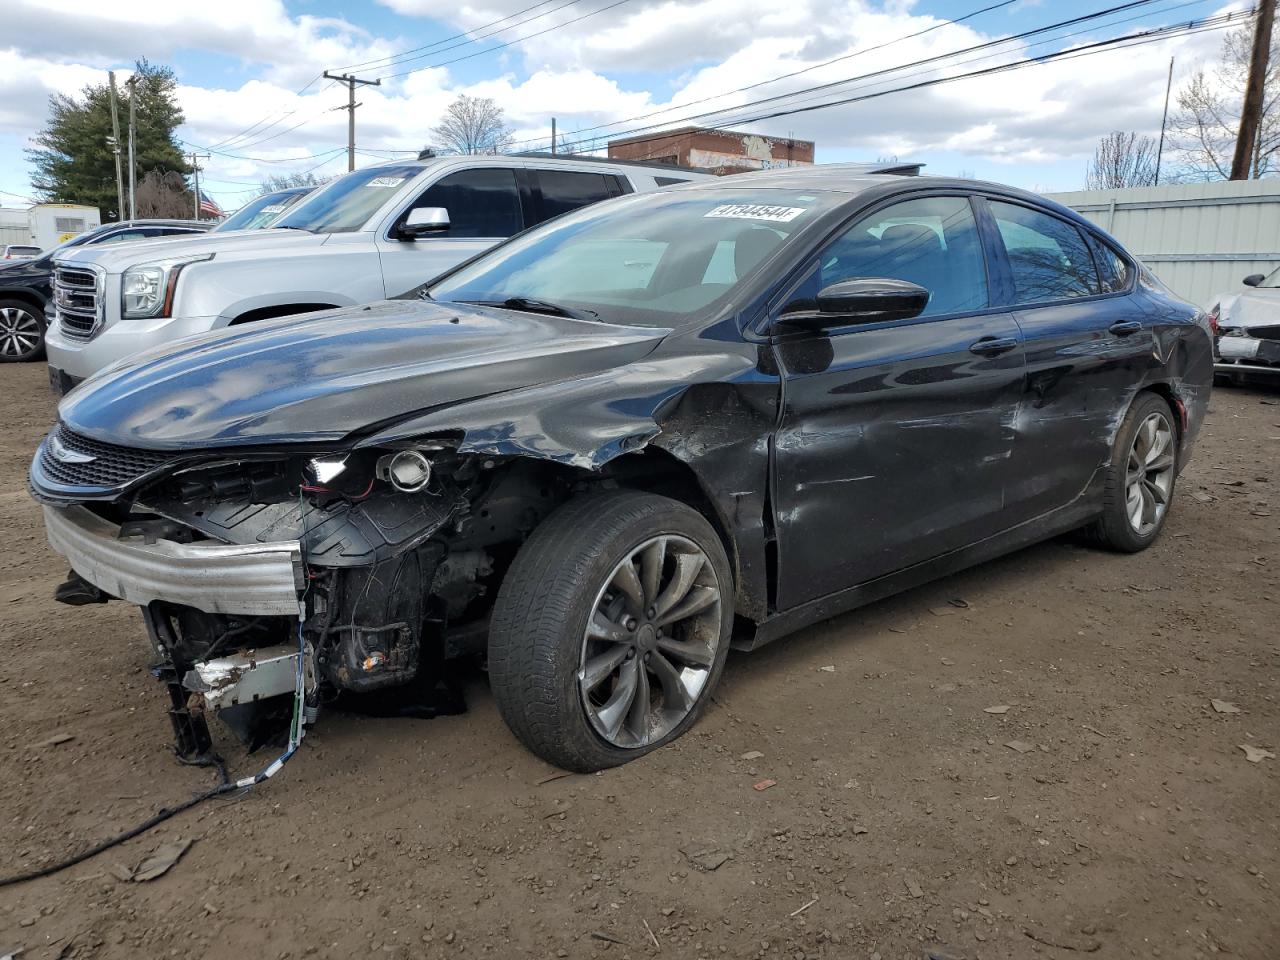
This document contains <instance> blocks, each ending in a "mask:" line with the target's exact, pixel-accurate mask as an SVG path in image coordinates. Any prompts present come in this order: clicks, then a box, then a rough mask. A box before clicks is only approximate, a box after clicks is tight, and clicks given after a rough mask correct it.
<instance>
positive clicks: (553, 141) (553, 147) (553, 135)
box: [551, 117, 556, 154]
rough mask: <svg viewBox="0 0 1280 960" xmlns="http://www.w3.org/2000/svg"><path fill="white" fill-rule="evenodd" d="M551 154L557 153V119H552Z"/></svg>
mask: <svg viewBox="0 0 1280 960" xmlns="http://www.w3.org/2000/svg"><path fill="white" fill-rule="evenodd" d="M551 152H552V154H554V153H555V152H556V118H555V117H552V118H551Z"/></svg>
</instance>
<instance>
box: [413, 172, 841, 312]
mask: <svg viewBox="0 0 1280 960" xmlns="http://www.w3.org/2000/svg"><path fill="white" fill-rule="evenodd" d="M846 199H847V197H846V196H844V195H842V194H831V193H822V192H818V191H814V192H808V193H806V192H801V191H796V190H773V189H757V190H737V191H730V190H724V189H701V190H699V189H691V188H687V187H686V188H681V189H678V190H674V191H671V192H669V193H650V194H640V195H633V196H630V197H626V198H624V199H621V200H613V201H606V202H604V203H602V204H599V205H595V206H590V207H585V208H583V209H582V210H579V211H577V212H575V213H571V214H568V215H566V216H563V217H560V218H559V219H556V220H553V221H552V222H550V223H548V224H547V225H545V226H543V227H540V228H538V229H536V230H532V231H530V232H528V233H526V234H523V235H521V236H519V237H517V238H516V239H514V240H512V241H511V242H510V243H507V244H504V245H503V246H501V247H499V248H497V249H496V250H494V251H493V252H492V253H490V254H488V255H487V256H484V257H482V258H481V259H479V260H477V261H476V262H475V263H473V264H471V265H470V266H468V267H464V268H462V269H461V270H459V271H458V272H456V273H454V274H453V275H451V276H449V277H447V278H445V279H444V280H442V281H440V282H439V283H437V284H434V285H432V286H430V287H428V288H427V295H428V296H430V297H431V298H432V299H435V300H443V301H454V302H468V303H489V304H502V303H504V302H506V301H508V300H513V299H521V300H538V301H542V302H543V303H544V304H555V305H556V306H559V307H562V308H566V309H567V310H571V311H576V312H580V313H586V314H598V315H599V316H600V317H601V318H603V319H606V320H609V321H612V322H617V323H626V324H642V325H648V326H663V327H666V326H675V325H679V324H682V323H685V322H688V320H689V319H690V318H692V317H694V316H696V315H699V314H704V313H706V312H707V311H709V310H711V309H713V308H715V307H717V306H719V305H720V304H721V303H722V302H723V301H724V300H725V299H726V298H727V297H728V296H729V294H730V293H731V292H732V291H733V290H734V289H735V288H736V287H738V286H739V285H740V284H741V282H742V281H743V280H744V279H745V278H746V277H747V276H748V275H749V274H750V273H751V272H752V271H753V270H754V269H755V268H756V267H757V266H759V265H760V264H761V263H763V262H764V260H765V259H766V258H768V257H769V256H770V255H772V254H773V253H774V252H776V250H777V248H779V247H780V246H782V245H783V244H785V243H787V242H788V241H789V240H790V239H791V238H792V237H794V236H795V235H797V234H799V233H802V232H804V230H805V228H807V227H808V226H809V225H810V224H812V223H813V222H814V221H815V220H816V219H818V217H819V216H820V215H821V214H823V213H825V212H826V211H828V210H831V209H833V208H834V207H836V206H838V205H839V204H841V203H842V202H844V200H846Z"/></svg>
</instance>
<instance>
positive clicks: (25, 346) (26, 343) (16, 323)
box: [0, 300, 45, 363]
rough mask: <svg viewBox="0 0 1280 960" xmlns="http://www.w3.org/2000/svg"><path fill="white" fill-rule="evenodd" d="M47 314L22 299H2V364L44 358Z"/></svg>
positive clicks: (0, 303) (0, 308) (0, 327)
mask: <svg viewBox="0 0 1280 960" xmlns="http://www.w3.org/2000/svg"><path fill="white" fill-rule="evenodd" d="M44 325H45V319H44V312H43V311H41V310H40V309H39V308H38V307H33V306H31V304H29V303H26V302H25V301H23V300H0V363H25V362H28V361H31V360H39V359H40V358H41V357H43V356H44Z"/></svg>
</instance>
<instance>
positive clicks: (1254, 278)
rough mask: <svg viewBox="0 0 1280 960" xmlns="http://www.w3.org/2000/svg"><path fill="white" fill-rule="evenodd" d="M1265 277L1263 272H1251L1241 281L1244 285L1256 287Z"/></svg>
mask: <svg viewBox="0 0 1280 960" xmlns="http://www.w3.org/2000/svg"><path fill="white" fill-rule="evenodd" d="M1265 279H1267V275H1266V274H1265V273H1251V274H1249V275H1248V276H1247V277H1245V278H1244V280H1243V281H1242V282H1243V283H1244V285H1245V286H1246V287H1256V286H1257V285H1258V284H1260V283H1261V282H1262V281H1263V280H1265Z"/></svg>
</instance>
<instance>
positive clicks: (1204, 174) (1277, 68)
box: [1169, 27, 1280, 181]
mask: <svg viewBox="0 0 1280 960" xmlns="http://www.w3.org/2000/svg"><path fill="white" fill-rule="evenodd" d="M1252 48H1253V28H1252V27H1242V28H1241V29H1239V30H1235V31H1232V32H1231V33H1228V34H1227V35H1226V36H1225V37H1223V39H1222V49H1221V51H1220V52H1219V56H1218V59H1217V61H1216V62H1215V63H1214V64H1212V65H1211V66H1210V67H1209V68H1208V69H1205V68H1204V67H1200V68H1199V69H1198V70H1196V72H1195V73H1193V74H1192V75H1191V77H1190V78H1189V79H1188V80H1187V83H1186V85H1185V86H1184V87H1182V89H1180V90H1179V91H1178V94H1177V98H1176V99H1177V109H1176V110H1175V111H1174V114H1173V116H1172V117H1170V118H1169V129H1170V137H1169V142H1170V145H1171V146H1172V147H1173V150H1174V153H1175V155H1176V156H1177V158H1178V161H1179V165H1178V169H1176V170H1175V172H1174V175H1173V177H1170V178H1169V179H1177V180H1184V181H1186V180H1190V181H1197V180H1226V179H1228V178H1229V177H1230V175H1231V159H1232V156H1233V154H1234V153H1235V146H1236V132H1237V130H1238V129H1239V126H1240V106H1241V104H1242V103H1243V102H1244V88H1245V84H1246V82H1247V81H1248V79H1249V59H1250V54H1251V52H1252ZM1277 171H1280V36H1278V37H1277V39H1274V40H1272V42H1271V59H1270V62H1269V65H1268V67H1267V76H1266V84H1265V87H1264V93H1263V100H1262V117H1261V119H1260V121H1259V123H1258V136H1257V139H1256V141H1255V142H1254V147H1253V157H1252V161H1251V163H1250V164H1249V176H1250V177H1252V178H1257V177H1265V176H1268V175H1270V174H1274V173H1276V172H1277Z"/></svg>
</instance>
